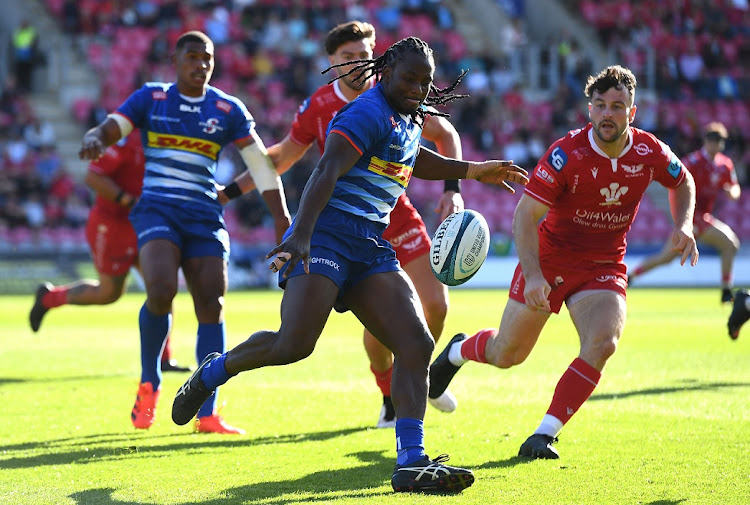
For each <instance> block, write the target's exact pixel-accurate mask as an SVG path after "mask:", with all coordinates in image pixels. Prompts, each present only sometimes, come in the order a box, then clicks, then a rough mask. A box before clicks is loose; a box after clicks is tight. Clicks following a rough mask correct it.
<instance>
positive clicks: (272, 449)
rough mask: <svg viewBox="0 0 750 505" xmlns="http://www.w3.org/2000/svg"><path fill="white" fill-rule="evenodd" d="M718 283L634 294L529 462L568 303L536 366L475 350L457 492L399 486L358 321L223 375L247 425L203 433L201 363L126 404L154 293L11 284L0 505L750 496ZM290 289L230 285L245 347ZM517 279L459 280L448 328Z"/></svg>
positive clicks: (187, 353) (492, 311)
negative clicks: (594, 373) (197, 393)
mask: <svg viewBox="0 0 750 505" xmlns="http://www.w3.org/2000/svg"><path fill="white" fill-rule="evenodd" d="M718 298H719V293H718V290H716V289H712V290H687V289H681V290H649V289H633V290H631V291H630V293H629V297H628V304H629V315H628V323H627V327H626V330H625V335H624V336H623V338H622V340H621V342H620V346H619V350H618V351H617V353H616V354H615V356H614V357H613V358H612V359H611V360H610V362H609V364H608V365H607V368H606V369H605V372H604V375H603V377H602V380H601V382H600V384H599V387H598V388H597V390H596V391H595V392H594V395H593V396H592V397H591V399H590V400H589V401H588V402H587V403H586V404H585V405H584V406H583V407H582V409H581V410H580V411H579V412H578V413H577V414H576V416H575V417H574V418H573V419H572V420H571V421H570V422H569V423H568V425H567V426H566V427H565V429H564V430H563V432H562V434H561V436H560V442H559V444H558V445H557V448H558V450H559V451H560V454H561V459H559V460H556V461H527V460H523V459H519V458H517V457H516V454H517V451H518V447H519V446H520V444H521V443H522V442H523V441H524V440H525V439H526V437H527V436H528V435H529V434H530V433H531V432H532V431H533V430H534V429H535V428H536V426H537V425H538V423H539V421H540V420H541V417H542V415H543V414H544V412H545V410H546V409H547V406H548V404H549V401H550V399H551V395H552V392H553V389H554V387H555V384H556V383H557V380H558V379H559V377H560V375H561V374H562V372H563V371H564V370H565V368H566V367H567V365H568V364H569V363H570V361H572V360H573V358H575V356H576V354H577V351H578V340H577V336H576V334H575V330H574V328H573V325H572V323H571V322H570V319H569V317H568V315H567V313H566V312H565V311H564V310H563V312H562V313H561V314H560V315H558V316H553V317H552V318H551V319H550V321H549V323H548V325H547V328H546V329H545V330H544V332H543V333H542V337H541V338H540V341H539V343H538V344H537V347H536V349H535V350H534V351H533V352H532V354H531V356H530V357H529V359H528V360H527V361H526V362H525V363H524V364H522V365H521V366H518V367H515V368H513V369H511V370H498V369H495V368H492V367H490V366H487V365H477V364H476V363H469V364H467V365H466V366H465V367H464V368H463V369H462V370H461V372H460V373H459V374H458V375H457V377H456V379H455V380H454V382H453V384H452V385H451V389H452V390H453V391H454V392H455V393H456V395H457V397H458V398H459V407H458V410H457V411H456V412H455V413H453V414H442V413H440V412H437V411H436V410H434V409H432V408H431V407H428V412H427V417H426V420H425V425H426V434H427V439H426V446H427V451H428V453H429V454H430V455H432V456H436V455H437V454H439V453H441V452H447V453H449V454H450V455H451V457H452V459H451V463H453V464H455V465H458V466H464V467H468V468H471V469H473V470H474V471H475V474H476V477H477V481H476V483H475V484H474V486H473V487H471V488H469V489H468V490H466V491H464V492H463V493H462V494H461V495H459V496H454V497H440V496H420V495H395V494H394V493H393V492H392V491H391V487H390V475H391V472H392V468H393V463H394V461H395V440H394V436H393V431H392V430H377V429H374V428H372V427H373V426H374V424H375V421H376V419H377V414H378V413H379V408H380V397H379V391H378V390H377V388H376V387H375V381H374V379H373V377H372V375H371V374H370V372H369V370H368V363H367V359H366V357H365V353H364V350H363V348H362V344H361V328H360V326H359V324H358V323H357V321H356V320H355V319H354V318H353V317H352V316H351V314H344V315H339V314H332V315H331V318H330V320H329V323H328V326H327V328H326V330H325V332H324V334H323V336H322V338H321V340H320V342H319V344H318V347H317V349H316V351H315V353H314V354H313V355H312V356H311V357H310V358H308V359H306V360H304V361H302V362H300V363H297V364H293V365H289V366H284V367H269V368H266V369H261V370H256V371H251V372H246V373H243V374H241V375H240V376H238V377H235V378H234V379H232V380H231V381H230V382H229V383H228V384H227V385H225V386H223V387H222V388H221V390H220V402H222V401H226V406H225V408H224V409H223V411H222V415H224V416H225V417H226V419H227V420H228V421H229V422H230V423H231V424H234V425H236V426H240V427H243V428H245V429H246V430H247V431H248V434H247V435H245V436H243V437H228V436H221V435H200V434H195V433H192V431H191V427H190V425H188V426H183V427H180V426H175V425H174V424H172V422H171V420H170V410H171V403H172V398H173V397H174V394H175V392H176V390H177V388H178V387H179V386H180V385H181V384H182V383H183V382H184V380H185V379H186V378H187V374H166V375H165V378H164V382H163V384H162V396H161V402H160V410H159V411H158V415H157V421H156V424H155V425H154V426H153V427H152V428H151V429H150V430H148V431H137V430H135V429H134V428H133V427H132V425H131V424H130V419H129V414H130V409H131V407H132V403H133V399H134V397H135V392H136V389H137V384H138V378H139V370H140V365H139V357H138V356H139V355H138V349H139V341H138V328H137V321H138V310H139V308H140V305H141V304H142V301H143V295H142V294H130V295H127V296H126V297H124V298H123V299H122V300H120V301H118V302H117V303H116V304H114V305H110V306H107V307H63V308H60V309H56V310H53V311H52V312H50V313H49V314H48V315H47V316H46V318H45V321H44V323H43V325H42V328H41V330H40V332H39V333H38V334H33V333H32V332H31V330H30V329H29V328H28V323H27V314H28V310H29V309H30V307H31V303H32V296H31V295H29V296H26V297H3V298H2V299H0V302H1V305H0V307H1V308H0V321H1V324H0V332H1V333H0V353H2V360H1V361H0V362H1V363H2V371H0V404H2V417H0V446H1V447H0V503H3V504H9V505H10V504H13V505H15V504H19V505H21V504H23V505H29V504H97V505H136V504H144V505H161V504H176V505H188V504H206V505H234V504H245V503H248V504H249V503H254V504H255V503H257V504H274V505H275V504H303V503H329V502H330V503H339V504H365V503H368V504H369V503H373V504H376V503H377V504H380V503H403V504H415V503H416V504H422V503H451V504H454V503H456V504H464V503H466V504H482V505H488V504H495V503H503V504H506V503H507V504H576V505H577V504H585V505H587V504H650V505H657V504H659V505H673V504H674V505H676V504H738V505H740V504H742V505H745V504H747V503H750V326H749V327H747V328H745V329H744V334H743V335H741V336H740V339H739V340H738V341H736V342H732V341H730V339H729V337H728V336H727V332H726V318H727V315H728V313H729V308H728V307H721V306H720V305H719V303H718ZM280 299H281V293H280V292H278V291H271V292H250V293H239V292H233V293H229V295H228V296H227V300H226V305H227V307H226V308H227V321H228V346H230V347H233V346H234V345H236V344H238V343H239V342H241V341H242V340H244V339H245V338H247V336H248V335H250V334H251V333H252V332H253V331H255V330H257V329H260V328H276V327H277V326H278V320H279V315H278V314H279V310H278V306H279V301H280ZM506 299H507V293H506V292H505V291H470V290H455V291H452V293H451V302H452V305H451V310H450V314H449V319H448V322H447V327H446V330H445V333H444V335H443V340H442V341H441V342H440V343H438V346H437V348H438V350H440V349H442V347H443V345H445V343H446V342H447V341H448V339H449V338H450V336H451V335H453V334H454V333H457V332H459V331H466V332H474V331H476V330H479V329H481V328H484V327H491V326H495V325H497V323H498V322H499V320H500V314H501V312H502V309H503V307H504V305H505V301H506ZM175 307H176V318H175V327H174V333H173V340H172V346H173V352H174V354H175V356H176V357H177V358H178V359H179V360H180V361H181V362H183V363H193V364H194V362H195V358H194V356H193V349H194V345H195V337H194V334H195V329H196V323H195V317H194V315H193V313H192V304H191V301H190V299H189V297H188V296H187V295H185V294H181V295H179V297H178V299H177V300H176V305H175Z"/></svg>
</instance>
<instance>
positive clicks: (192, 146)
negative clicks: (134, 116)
mask: <svg viewBox="0 0 750 505" xmlns="http://www.w3.org/2000/svg"><path fill="white" fill-rule="evenodd" d="M148 147H156V148H166V149H177V150H179V151H187V152H189V153H195V154H200V155H202V156H208V157H209V158H211V159H213V160H215V159H216V158H217V157H218V155H219V151H220V150H221V146H220V145H219V144H217V143H216V142H211V141H208V140H203V139H197V138H195V137H183V136H182V135H170V134H168V133H157V132H148Z"/></svg>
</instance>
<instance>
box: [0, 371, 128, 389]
mask: <svg viewBox="0 0 750 505" xmlns="http://www.w3.org/2000/svg"><path fill="white" fill-rule="evenodd" d="M132 376H133V374H132V373H131V372H121V373H106V374H94V375H72V376H64V377H60V376H57V375H51V376H48V377H28V378H19V377H0V387H2V386H7V385H14V384H26V383H35V382H42V383H54V384H60V383H64V382H79V381H90V380H99V379H116V378H120V377H132Z"/></svg>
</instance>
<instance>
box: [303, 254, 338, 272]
mask: <svg viewBox="0 0 750 505" xmlns="http://www.w3.org/2000/svg"><path fill="white" fill-rule="evenodd" d="M316 263H320V264H321V265H325V266H327V267H331V268H333V269H334V270H336V271H337V272H338V271H339V270H341V266H339V264H338V263H336V262H335V261H333V260H330V259H328V258H321V257H319V256H318V257H315V258H310V264H312V265H314V264H316Z"/></svg>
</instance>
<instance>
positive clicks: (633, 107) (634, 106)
mask: <svg viewBox="0 0 750 505" xmlns="http://www.w3.org/2000/svg"><path fill="white" fill-rule="evenodd" d="M637 109H638V107H636V105H635V104H633V106H632V107H631V108H630V114H629V115H628V123H632V122H633V121H634V120H635V111H636V110H637Z"/></svg>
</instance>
